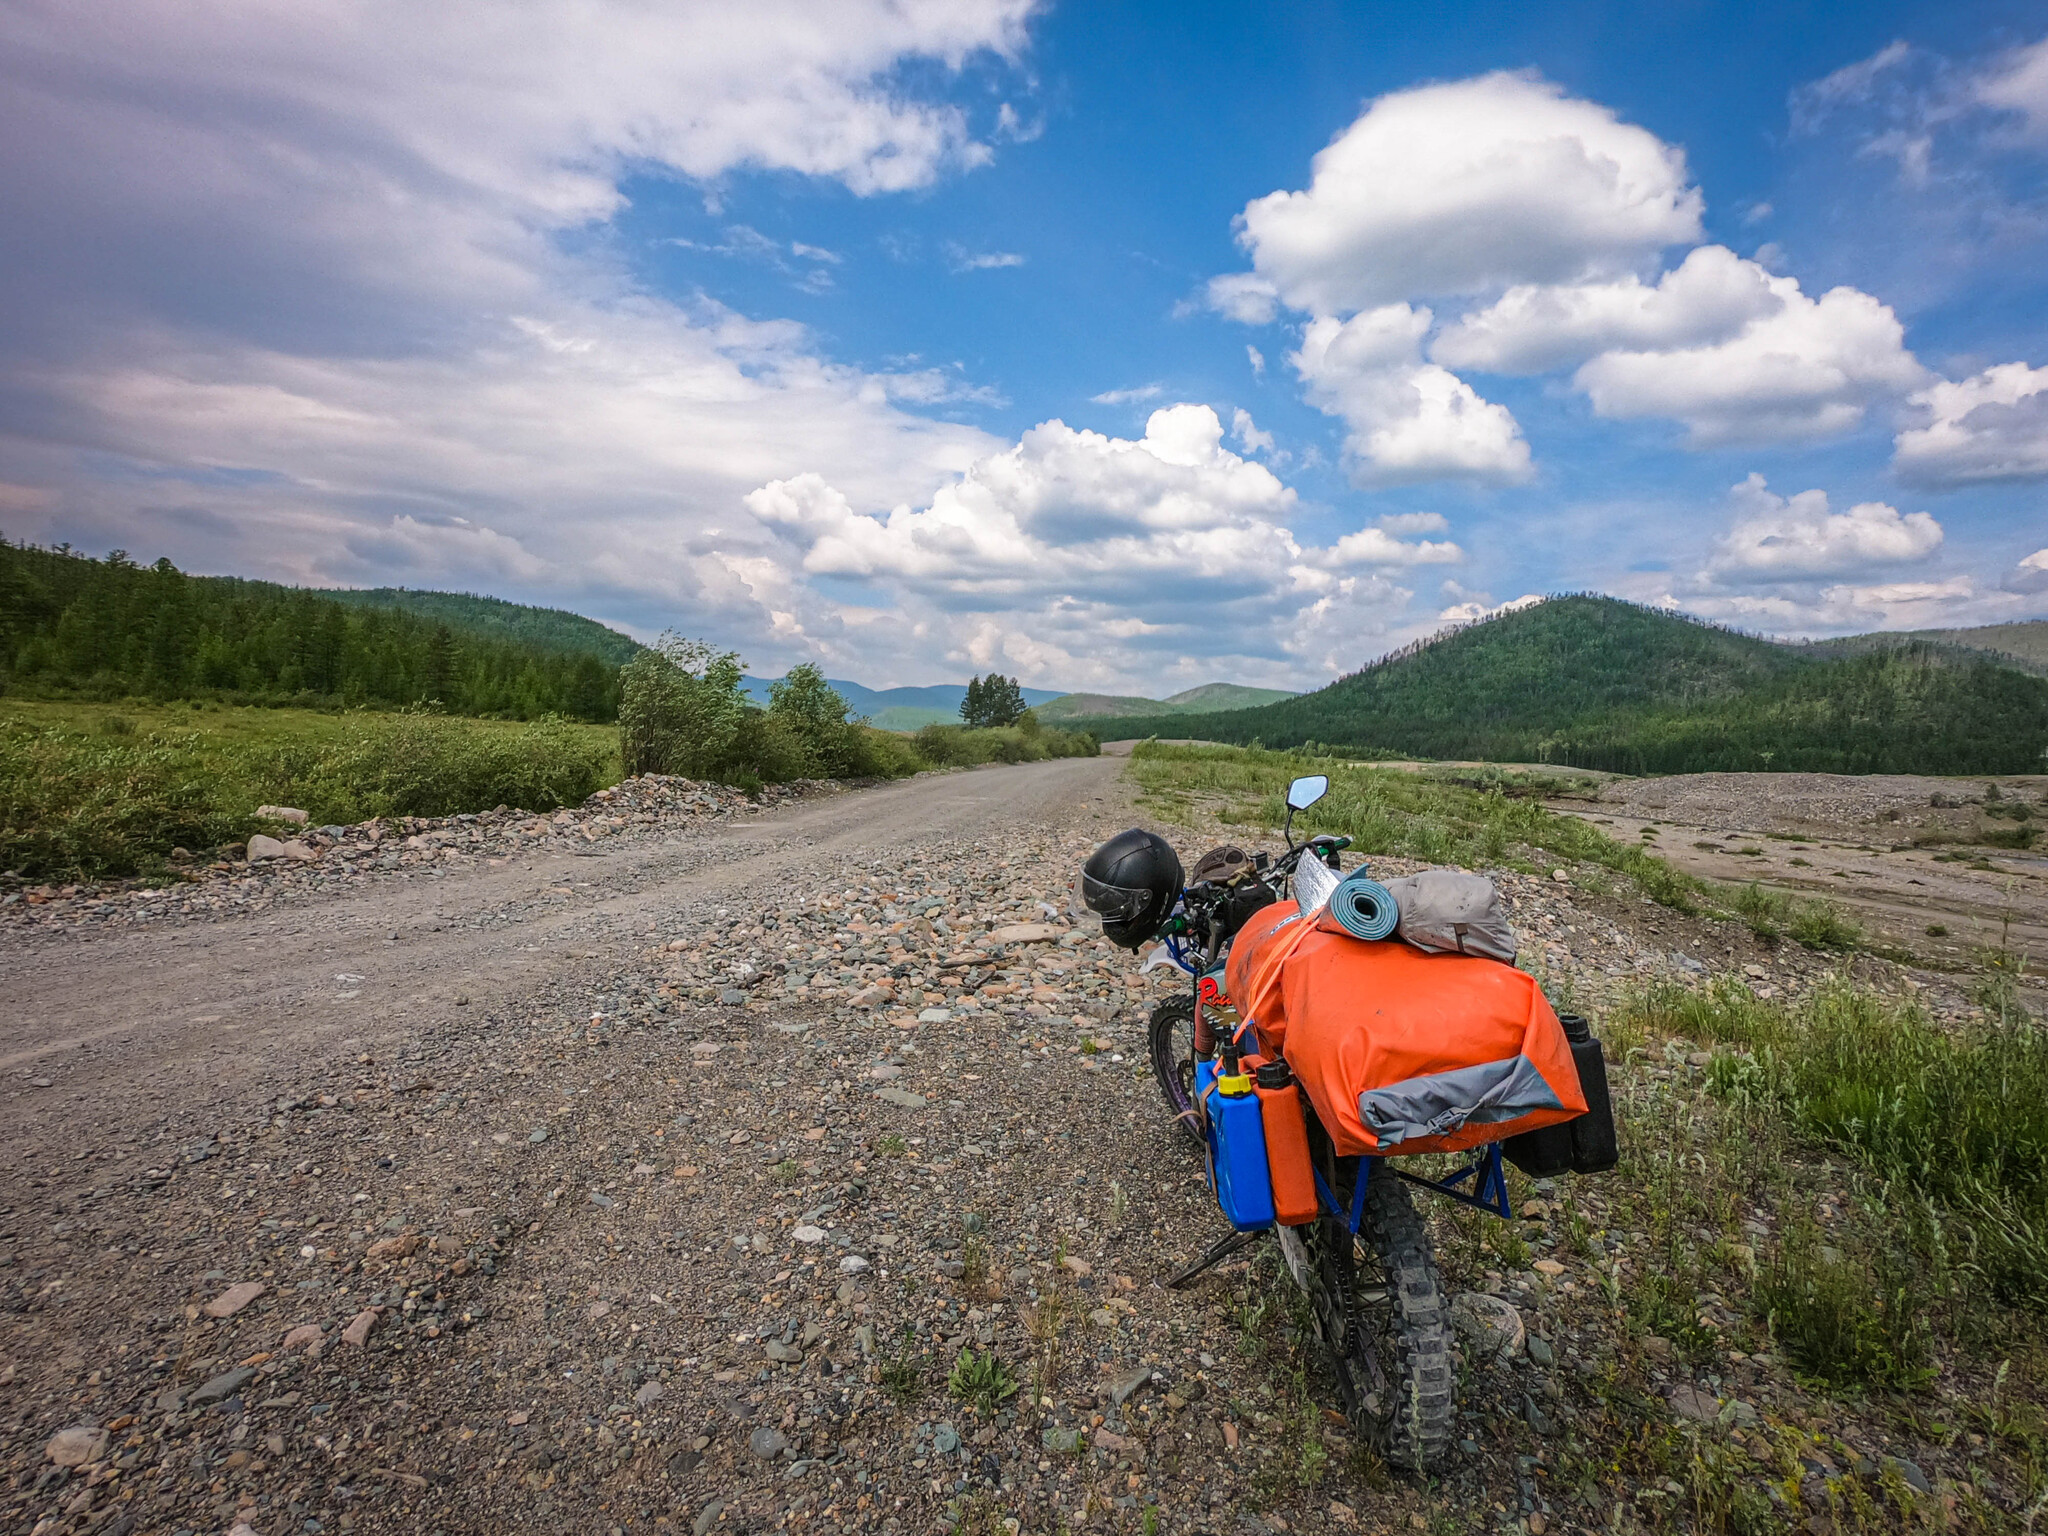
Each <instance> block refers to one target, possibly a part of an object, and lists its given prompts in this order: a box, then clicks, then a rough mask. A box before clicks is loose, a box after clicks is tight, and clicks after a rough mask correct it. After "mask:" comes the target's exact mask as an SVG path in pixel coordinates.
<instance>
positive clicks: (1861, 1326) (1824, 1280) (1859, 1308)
mask: <svg viewBox="0 0 2048 1536" xmlns="http://www.w3.org/2000/svg"><path fill="white" fill-rule="evenodd" d="M1917 1273H1918V1271H1917V1269H1916V1266H1915V1265H1914V1263H1913V1261H1912V1258H1911V1255H1910V1254H1906V1253H1903V1252H1901V1251H1900V1249H1899V1247H1898V1246H1896V1245H1883V1244H1873V1245H1871V1247H1870V1248H1869V1249H1867V1250H1865V1251H1860V1252H1856V1253H1853V1254H1852V1253H1848V1252H1844V1251H1843V1250H1840V1249H1836V1248H1831V1247H1829V1246H1828V1245H1826V1244H1824V1243H1823V1242H1822V1241H1821V1234H1820V1232H1819V1231H1818V1229H1816V1228H1815V1227H1814V1226H1813V1225H1812V1224H1811V1223H1809V1222H1799V1223H1796V1224H1795V1225H1794V1226H1793V1227H1792V1228H1791V1229H1790V1230H1789V1231H1788V1232H1787V1233H1786V1234H1785V1236H1784V1238H1783V1240H1782V1241H1781V1242H1780V1243H1779V1244H1778V1247H1777V1249H1776V1251H1775V1252H1773V1253H1771V1254H1770V1255H1769V1256H1768V1257H1767V1258H1766V1259H1765V1260H1764V1261H1763V1262H1762V1263H1761V1264H1759V1265H1758V1268H1757V1274H1756V1282H1755V1286H1754V1289H1753V1291H1752V1302H1753V1304H1754V1306H1755V1309H1756V1312H1757V1315H1758V1316H1759V1318H1761V1319H1762V1320H1763V1322H1764V1323H1765V1325H1766V1326H1767V1327H1768V1328H1769V1329H1770V1332H1771V1337H1772V1338H1773V1340H1775V1341H1776V1343H1777V1345H1778V1347H1779V1348H1780V1349H1782V1350H1783V1351H1784V1352H1785V1354H1786V1355H1787V1356H1788V1357H1789V1358H1790V1359H1791V1361H1792V1362H1793V1364H1794V1365H1795V1366H1797V1367H1798V1368H1799V1369H1800V1370H1801V1371H1802V1372H1803V1373H1804V1374H1806V1375H1807V1376H1809V1377H1811V1378H1813V1379H1815V1380H1818V1381H1822V1382H1825V1383H1827V1384H1828V1385H1830V1386H1862V1385H1870V1386H1880V1387H1891V1388H1894V1389H1897V1390H1901V1391H1904V1390H1910V1389H1912V1388H1914V1387H1918V1386H1921V1385H1922V1384H1924V1383H1925V1382H1926V1381H1927V1380H1928V1379H1930V1378H1931V1377H1932V1375H1933V1374H1934V1373H1933V1370H1932V1368H1931V1365H1930V1359H1931V1354H1932V1351H1931V1348H1930V1341H1929V1338H1928V1329H1927V1322H1926V1313H1925V1306H1926V1302H1927V1300H1928V1297H1927V1295H1926V1293H1925V1288H1924V1287H1923V1286H1922V1285H1921V1284H1920V1283H1918V1281H1917V1278H1916V1276H1917Z"/></svg>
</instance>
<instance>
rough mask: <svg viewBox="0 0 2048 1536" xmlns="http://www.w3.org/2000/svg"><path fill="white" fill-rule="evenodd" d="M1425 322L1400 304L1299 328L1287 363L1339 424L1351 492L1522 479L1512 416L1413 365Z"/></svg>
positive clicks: (1441, 372)
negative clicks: (1381, 487) (1440, 482)
mask: <svg viewBox="0 0 2048 1536" xmlns="http://www.w3.org/2000/svg"><path fill="white" fill-rule="evenodd" d="M1429 325H1430V312H1429V311H1428V310H1427V309H1414V308H1411V307H1409V306H1408V305H1406V304H1389V305H1385V306H1383V307H1381V308H1379V309H1374V310H1369V311H1367V312H1366V313H1364V314H1361V315H1354V316H1352V317H1351V319H1349V320H1343V321H1340V320H1337V319H1335V318H1333V317H1331V316H1327V315H1324V316H1320V317H1318V318H1316V319H1314V320H1311V321H1310V322H1309V324H1308V327H1307V329H1306V330H1305V331H1304V332H1303V333H1302V339H1301V348H1300V350H1299V351H1297V352H1295V353H1293V354H1291V355H1290V356H1289V358H1288V361H1289V362H1290V363H1292V364H1293V366H1294V370H1295V372H1296V373H1297V374H1299V375H1300V377H1301V380H1302V383H1303V385H1304V386H1305V388H1306V392H1307V394H1308V398H1309V400H1310V401H1311V402H1312V403H1313V404H1314V405H1315V406H1316V407H1317V408H1318V409H1319V410H1321V411H1323V412H1324V413H1326V414H1328V415H1331V416H1336V417H1340V418H1342V420H1343V421H1344V424H1345V426H1346V428H1347V431H1346V434H1345V452H1346V455H1347V457H1348V458H1349V460H1350V463H1351V470H1352V478H1353V479H1354V480H1356V481H1357V482H1358V483H1359V484H1361V485H1401V484H1407V483H1412V482H1416V481H1423V480H1438V479H1467V480H1479V481H1491V482H1495V483H1506V482H1513V481H1518V480H1525V479H1527V478H1528V476H1529V473H1530V468H1529V445H1528V443H1527V442H1525V441H1524V440H1523V438H1522V433H1521V428H1520V427H1518V426H1517V425H1516V423H1515V418H1514V416H1513V414H1512V413H1510V412H1509V411H1508V409H1507V408H1506V407H1505V406H1501V405H1496V404H1494V403H1493V402H1491V401H1489V400H1484V399H1482V398H1480V396H1479V394H1478V393H1477V392H1476V391H1475V390H1474V389H1473V388H1472V387H1471V386H1470V385H1469V384H1467V383H1465V382H1464V381H1463V380H1462V379H1460V378H1459V377H1458V376H1457V375H1456V374H1454V373H1452V372H1450V370H1449V369H1446V368H1443V367H1441V366H1439V365H1438V364H1435V363H1426V362H1424V361H1423V360H1422V338H1423V337H1424V336H1425V335H1426V334H1427V333H1428V330H1429Z"/></svg>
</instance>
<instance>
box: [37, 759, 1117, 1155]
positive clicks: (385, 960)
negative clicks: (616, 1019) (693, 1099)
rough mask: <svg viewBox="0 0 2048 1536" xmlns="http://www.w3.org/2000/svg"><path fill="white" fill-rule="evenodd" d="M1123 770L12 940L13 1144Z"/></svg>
mask: <svg viewBox="0 0 2048 1536" xmlns="http://www.w3.org/2000/svg"><path fill="white" fill-rule="evenodd" d="M1117 771H1118V765H1117V764H1114V763H1110V762H1105V761H1102V760H1099V759H1097V760H1090V759H1069V760H1066V761H1062V762H1056V763H1051V764H1043V765H1031V766H1027V767H1018V768H991V769H987V770H983V771H980V772H974V773H960V774H951V775H943V776H937V777H925V778H920V779H917V780H915V781H912V782H907V783H901V784H894V785H888V786H884V787H882V788H877V789H871V790H868V791H865V792H862V793H858V794H854V795H847V796H839V797H834V798H832V799H828V800H822V801H814V802H810V803H807V804H804V805H801V806H799V807H797V808H794V809H790V810H784V811H780V812H776V813H772V814H769V815H767V816H764V817H762V818H761V819H758V820H751V821H742V822H736V823H735V822H722V823H716V824H713V825H712V826H710V827H707V828H704V829H701V830H698V829H693V830H691V831H690V832H688V833H686V834H685V835H683V836H681V837H677V838H673V839H661V840H655V841H651V842H640V843H638V844H627V845H625V846H622V847H619V848H617V849H616V850H609V851H602V852H593V853H588V854H583V855H575V854H568V855H565V854H554V855H537V856H534V857H531V858H523V859H513V860H509V861H505V862H503V863H499V864H496V865H476V866H472V867H468V868H457V869H455V870H453V871H452V872H449V873H445V874H441V873H437V874H436V875H434V876H433V877H432V878H422V879H419V880H414V881H406V882H403V883H401V882H397V881H383V882H377V883H366V884H364V885H362V886H360V887H358V888H356V889H353V890H350V891H349V892H348V893H347V894H345V895H342V896H340V897H339V898H338V899H328V900H315V901H308V902H305V903H303V904H301V905H299V906H297V907H296V908H293V909H288V910H286V911H283V912H275V911H273V912H269V913H265V914H263V915H261V916H259V917H256V918H253V919H245V920H239V921H238V920H228V921H223V922H218V923H210V924H203V925H197V924H195V925H189V926H184V927H180V928H177V929H173V930H172V931H169V932H152V931H148V930H146V929H145V930H136V929H128V930H125V931H121V932H116V933H112V934H107V935H104V936H94V937H93V938H91V939H89V940H87V941H84V942H80V941H77V940H74V939H71V938H68V937H64V938H56V937H49V938H40V939H36V940H30V941H22V942H10V943H9V945H8V946H7V947H6V948H4V949H0V996H4V997H5V998H6V999H7V1004H6V1009H7V1019H8V1022H7V1027H6V1030H5V1034H4V1037H0V1074H4V1077H0V1081H7V1080H8V1079H12V1080H13V1081H10V1082H8V1086H7V1088H6V1089H0V1138H4V1141H5V1144H6V1145H7V1146H8V1147H9V1148H10V1150H11V1151H12V1152H13V1153H14V1154H15V1157H16V1158H17V1159H20V1158H22V1156H23V1154H24V1153H25V1152H28V1151H29V1149H31V1148H33V1147H34V1146H35V1144H36V1142H37V1140H38V1139H39V1138H40V1137H42V1136H45V1135H50V1134H55V1135H58V1136H61V1137H62V1138H64V1139H65V1140H67V1141H70V1142H72V1143H73V1144H74V1145H83V1144H90V1143H92V1142H94V1141H96V1140H98V1139H101V1138H105V1137H109V1136H118V1135H120V1134H121V1133H123V1132H124V1131H127V1132H132V1129H133V1126H134V1120H135V1117H136V1115H137V1114H138V1113H140V1114H143V1115H145V1116H148V1117H149V1118H151V1119H152V1120H158V1119H161V1118H162V1117H164V1116H165V1115H166V1114H168V1116H169V1118H170V1119H171V1120H176V1119H179V1118H181V1117H191V1116H199V1117H202V1118H203V1117H204V1116H205V1115H207V1114H208V1113H210V1112H212V1108H213V1106H215V1105H226V1104H231V1103H236V1102H248V1101H250V1100H260V1099H262V1098H264V1097H266V1096H273V1095H275V1094H276V1093H277V1092H279V1091H282V1090H284V1089H286V1088H288V1087H290V1086H291V1085H292V1084H293V1083H295V1082H296V1081H298V1080H299V1079H301V1078H302V1077H304V1076H305V1075H306V1073H307V1072H308V1070H309V1069H312V1070H318V1069H319V1068H320V1067H321V1065H322V1064H323V1063H325V1062H340V1061H353V1059H354V1058H355V1057H356V1056H357V1055H359V1054H361V1053H364V1052H369V1053H372V1054H373V1055H377V1054H382V1053H383V1052H385V1051H387V1050H388V1049H389V1048H391V1047H392V1046H393V1045H395V1044H397V1043H399V1042H407V1041H416V1040H418V1039H419V1038H420V1037H421V1036H422V1035H423V1034H424V1033H428V1032H433V1031H436V1030H440V1029H444V1028H449V1027H457V1028H459V1027H460V1026H461V1024H462V1023H463V1021H464V1020H467V1019H474V1018H480V1017H482V1016H484V1015H486V1014H490V1013H493V1012H496V1011H499V1010H503V1009H513V1010H516V1009H517V1008H518V1007H519V1005H520V1003H521V1001H522V1000H524V999H526V998H528V997H530V996H531V995H532V994H533V993H534V992H535V991H536V990H538V989H541V988H545V987H554V988H558V989H559V988H561V987H564V986H570V985H573V984H574V982H575V980H576V979H577V978H578V977H583V976H590V977H605V976H609V975H612V974H614V973H616V972H617V971H618V969H619V968H620V966H621V964H622V962H623V957H625V956H627V955H629V954H631V953H633V952H635V951H636V950H638V949H643V948H645V946H646V942H647V940H646V935H647V934H648V933H649V932H651V931H652V930H653V929H654V928H655V927H659V928H660V930H661V932H662V934H663V936H664V938H674V937H678V936H680V937H690V936H693V935H694V934H697V933H702V932H707V931H716V930H717V929H719V928H720V927H721V926H722V925H723V924H724V922H725V921H726V919H727V917H728V915H729V914H730V913H731V912H734V911H738V910H740V909H742V908H746V909H752V908H754V907H756V906H758V905H759V904H760V903H761V902H762V901H763V900H769V901H773V900H774V899H775V896H776V893H777V892H778V891H779V890H782V889H787V888H795V887H798V886H802V885H804V884H805V883H806V880H807V877H808V876H809V875H810V873H811V872H812V871H814V870H815V869H817V868H818V867H819V866H820V865H821V864H823V863H829V862H831V861H833V860H836V859H837V858H838V857H839V856H840V855H843V854H847V853H861V854H867V855H886V854H888V853H889V852H891V851H900V850H903V849H907V848H909V847H912V846H917V847H929V846H933V845H939V846H943V845H944V844H945V843H946V842H947V841H949V840H965V841H969V842H973V841H982V840H986V839H990V838H996V839H1000V838H1003V837H1005V836H1009V835H1012V834H1014V833H1016V832H1017V831H1018V830H1019V829H1022V828H1040V827H1044V826H1047V825H1053V824H1057V823H1059V822H1061V821H1062V820H1063V819H1065V818H1066V817H1069V816H1071V815H1074V814H1075V813H1077V812H1085V810H1086V808H1087V803H1088V801H1089V800H1090V799H1091V798H1094V797H1098V796H1101V795H1103V794H1104V793H1106V792H1109V791H1111V790H1112V789H1113V786H1114V783H1115V779H1116V776H1117ZM37 1078H42V1079H47V1080H49V1081H50V1083H51V1086H50V1087H48V1088H44V1089H38V1088H36V1087H34V1086H33V1082H34V1079H37ZM28 1160H33V1154H32V1153H30V1154H29V1158H28ZM18 1165H19V1164H17V1166H18Z"/></svg>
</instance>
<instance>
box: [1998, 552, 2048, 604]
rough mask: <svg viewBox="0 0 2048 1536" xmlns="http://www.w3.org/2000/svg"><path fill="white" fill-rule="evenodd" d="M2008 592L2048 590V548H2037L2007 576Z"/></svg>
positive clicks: (2006, 586)
mask: <svg viewBox="0 0 2048 1536" xmlns="http://www.w3.org/2000/svg"><path fill="white" fill-rule="evenodd" d="M2005 590H2006V591H2008V592H2029V593H2032V592H2048V549H2037V550H2035V551H2034V552H2033V553H2032V554H2031V555H2028V556H2027V557H2026V558H2025V559H2024V560H2022V561H2020V563H2019V564H2018V565H2016V566H2014V567H2013V570H2012V574H2011V575H2009V576H2007V577H2006V578H2005Z"/></svg>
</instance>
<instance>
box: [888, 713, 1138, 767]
mask: <svg viewBox="0 0 2048 1536" xmlns="http://www.w3.org/2000/svg"><path fill="white" fill-rule="evenodd" d="M911 744H912V746H913V747H914V748H915V749H916V752H917V755H918V756H919V757H921V758H923V759H924V760H925V761H926V762H927V763H930V764H931V765H932V766H933V767H935V768H972V767H975V766H977V765H978V764H981V763H1039V762H1044V761H1045V760H1046V759H1048V758H1056V757H1095V756H1097V755H1098V754H1099V753H1100V752H1101V751H1102V746H1101V743H1100V742H1098V741H1097V740H1096V739H1095V737H1094V736H1092V735H1089V734H1088V733H1087V732H1085V731H1052V730H1047V729H1046V728H1045V727H1044V726H1043V725H1040V724H1038V723H1037V722H1036V721H1033V722H1032V724H1031V725H1030V726H1028V727H1027V726H1022V725H1005V726H991V727H988V728H986V729H977V728H975V727H972V726H965V725H927V726H925V727H924V728H923V729H922V730H920V731H919V732H918V733H917V734H916V735H915V736H913V737H912V738H911Z"/></svg>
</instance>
